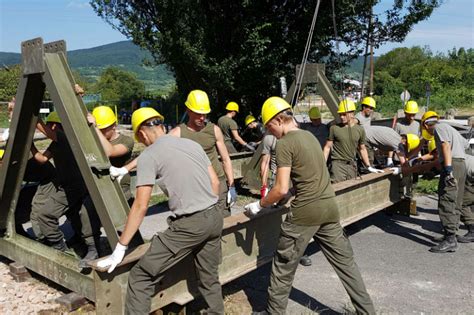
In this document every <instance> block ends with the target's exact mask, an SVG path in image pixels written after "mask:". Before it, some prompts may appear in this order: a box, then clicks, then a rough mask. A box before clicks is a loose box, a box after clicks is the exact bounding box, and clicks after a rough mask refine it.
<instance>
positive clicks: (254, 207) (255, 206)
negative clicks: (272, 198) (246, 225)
mask: <svg viewBox="0 0 474 315" xmlns="http://www.w3.org/2000/svg"><path fill="white" fill-rule="evenodd" d="M244 209H245V211H246V212H247V213H249V214H251V215H256V214H257V213H259V212H260V210H262V209H263V208H262V206H261V205H260V201H255V202H252V203H249V204H248V205H246V206H245V207H244Z"/></svg>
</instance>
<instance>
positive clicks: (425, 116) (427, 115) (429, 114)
mask: <svg viewBox="0 0 474 315" xmlns="http://www.w3.org/2000/svg"><path fill="white" fill-rule="evenodd" d="M433 117H436V120H438V119H439V115H438V114H437V113H436V112H434V111H432V110H429V111H427V112H426V113H424V114H423V117H421V125H422V126H423V124H424V123H425V121H426V120H428V119H430V118H433Z"/></svg>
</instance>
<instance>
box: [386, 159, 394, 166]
mask: <svg viewBox="0 0 474 315" xmlns="http://www.w3.org/2000/svg"><path fill="white" fill-rule="evenodd" d="M386 166H387V167H392V166H393V159H392V158H387V165H386Z"/></svg>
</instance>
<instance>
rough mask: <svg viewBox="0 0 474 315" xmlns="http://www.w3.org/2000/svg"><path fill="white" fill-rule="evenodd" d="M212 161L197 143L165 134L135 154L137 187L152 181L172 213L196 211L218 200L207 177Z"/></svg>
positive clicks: (176, 214) (179, 213)
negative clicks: (165, 199)
mask: <svg viewBox="0 0 474 315" xmlns="http://www.w3.org/2000/svg"><path fill="white" fill-rule="evenodd" d="M209 165H211V161H209V158H208V157H207V155H206V153H205V152H204V150H203V149H202V147H201V146H200V145H199V144H197V143H196V142H194V141H192V140H189V139H184V138H177V137H173V136H170V135H164V136H161V137H160V138H158V139H157V140H156V141H155V142H154V143H153V144H152V145H150V146H149V147H147V148H146V149H145V150H144V151H143V152H142V154H140V156H139V157H138V162H137V187H139V186H145V185H154V184H155V181H156V182H157V184H158V185H159V186H160V188H161V190H162V191H163V192H164V193H165V194H166V195H167V196H168V198H169V200H168V205H169V208H170V210H171V213H172V215H174V216H180V215H185V214H192V213H195V212H199V211H201V210H204V209H206V208H209V207H210V206H212V205H214V204H215V203H216V202H217V196H216V195H214V192H213V191H212V186H211V178H210V177H209V172H208V167H209Z"/></svg>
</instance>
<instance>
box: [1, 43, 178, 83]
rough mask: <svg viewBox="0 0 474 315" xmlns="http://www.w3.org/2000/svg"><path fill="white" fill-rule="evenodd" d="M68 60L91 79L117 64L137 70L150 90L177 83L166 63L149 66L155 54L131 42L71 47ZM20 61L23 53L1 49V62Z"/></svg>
mask: <svg viewBox="0 0 474 315" xmlns="http://www.w3.org/2000/svg"><path fill="white" fill-rule="evenodd" d="M67 59H68V63H69V66H70V67H71V69H72V70H75V71H78V72H79V73H80V74H81V76H82V77H84V78H85V79H86V80H87V81H89V82H94V81H96V80H97V79H98V77H99V76H100V74H101V73H102V71H103V70H104V69H105V68H107V67H109V66H114V67H119V68H121V69H123V70H126V71H130V72H133V73H135V74H136V75H137V77H138V79H140V80H142V81H143V82H144V83H145V86H146V88H147V90H156V89H158V90H166V89H168V88H169V87H170V86H172V85H173V84H174V77H173V74H172V73H171V71H169V70H168V69H167V68H166V66H165V65H158V66H154V67H150V66H145V65H144V64H143V63H144V61H145V60H148V61H152V60H153V58H152V56H151V54H150V53H149V52H148V51H146V50H143V49H141V48H140V47H138V46H137V45H135V44H133V43H132V42H131V41H121V42H116V43H112V44H107V45H102V46H97V47H93V48H88V49H78V50H71V51H68V52H67ZM19 63H21V54H19V53H7V52H0V65H6V66H9V65H14V64H19Z"/></svg>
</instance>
